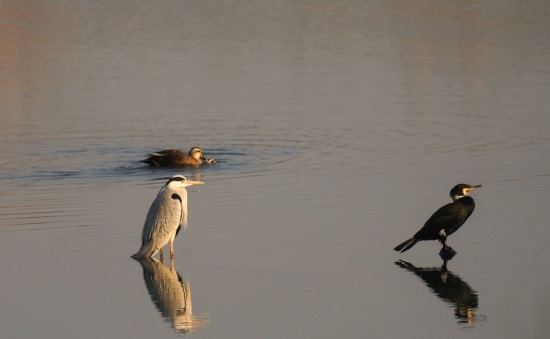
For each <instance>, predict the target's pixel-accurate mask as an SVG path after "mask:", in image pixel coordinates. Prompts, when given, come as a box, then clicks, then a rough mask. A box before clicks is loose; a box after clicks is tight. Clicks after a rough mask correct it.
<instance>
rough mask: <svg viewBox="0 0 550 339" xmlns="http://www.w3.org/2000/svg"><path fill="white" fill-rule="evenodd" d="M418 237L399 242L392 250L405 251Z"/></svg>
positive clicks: (414, 243)
mask: <svg viewBox="0 0 550 339" xmlns="http://www.w3.org/2000/svg"><path fill="white" fill-rule="evenodd" d="M418 240H419V239H416V238H414V237H412V238H410V239H408V240H406V241H404V242H402V243H401V244H399V245H397V246H396V247H395V248H394V250H395V251H397V252H401V253H403V252H405V251H407V250H409V249H410V248H411V247H413V246H414V245H416V243H417V242H418Z"/></svg>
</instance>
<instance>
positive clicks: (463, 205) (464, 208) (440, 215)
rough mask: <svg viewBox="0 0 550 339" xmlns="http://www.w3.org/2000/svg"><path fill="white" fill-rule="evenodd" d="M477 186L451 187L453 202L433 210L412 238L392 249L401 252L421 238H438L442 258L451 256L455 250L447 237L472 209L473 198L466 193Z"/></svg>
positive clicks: (473, 206) (473, 205) (458, 226)
mask: <svg viewBox="0 0 550 339" xmlns="http://www.w3.org/2000/svg"><path fill="white" fill-rule="evenodd" d="M478 187H481V185H475V186H471V185H467V184H458V185H456V186H455V187H453V188H452V189H451V192H450V195H451V198H452V199H453V202H452V203H449V204H447V205H445V206H443V207H441V208H440V209H438V210H437V211H435V213H434V214H432V216H431V217H430V218H429V219H428V221H426V223H425V224H424V226H423V227H422V228H421V229H420V230H419V231H418V232H416V234H415V235H414V236H413V237H412V238H410V239H408V240H406V241H404V242H402V243H401V244H399V245H398V246H396V247H395V248H394V250H395V251H398V252H401V253H403V252H405V251H408V250H409V249H410V248H411V247H413V246H414V245H416V243H417V242H419V241H421V240H439V241H440V242H441V243H442V245H443V248H442V249H441V252H440V256H441V257H442V258H444V259H450V258H452V257H453V256H454V255H455V254H456V252H455V251H454V250H453V249H452V248H451V247H450V246H448V245H447V237H448V236H450V235H451V234H453V233H454V232H456V231H457V230H458V229H459V228H460V226H462V225H463V224H464V223H465V222H466V220H468V218H469V217H470V215H471V214H472V212H473V211H474V208H475V202H474V199H472V197H469V196H467V195H468V194H469V193H470V192H471V191H472V190H473V189H475V188H478Z"/></svg>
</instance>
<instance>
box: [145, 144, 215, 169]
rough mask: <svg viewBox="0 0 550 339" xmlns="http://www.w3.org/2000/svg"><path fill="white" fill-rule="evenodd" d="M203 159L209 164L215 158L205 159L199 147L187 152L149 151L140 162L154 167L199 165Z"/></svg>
mask: <svg viewBox="0 0 550 339" xmlns="http://www.w3.org/2000/svg"><path fill="white" fill-rule="evenodd" d="M203 161H204V162H205V163H207V164H211V163H215V162H216V159H213V158H212V159H206V158H205V157H204V154H203V152H202V149H200V148H199V147H193V148H191V150H189V154H185V153H184V152H182V151H180V150H177V149H169V150H164V151H159V152H154V153H150V154H149V155H148V157H147V159H145V160H142V162H144V163H147V164H149V165H151V166H156V167H183V166H200V165H201V164H202V162H203Z"/></svg>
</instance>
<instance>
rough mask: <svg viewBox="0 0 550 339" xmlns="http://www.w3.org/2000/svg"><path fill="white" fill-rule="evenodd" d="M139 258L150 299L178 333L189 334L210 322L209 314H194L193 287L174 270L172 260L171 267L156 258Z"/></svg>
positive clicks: (172, 261) (171, 261)
mask: <svg viewBox="0 0 550 339" xmlns="http://www.w3.org/2000/svg"><path fill="white" fill-rule="evenodd" d="M138 261H139V263H140V264H141V267H142V268H143V280H144V282H145V286H146V287H147V291H148V292H149V296H150V297H151V301H152V302H153V304H154V305H155V306H156V307H157V309H158V310H159V311H160V313H161V314H162V316H163V317H164V319H165V320H166V321H167V322H169V323H170V324H171V325H172V327H173V328H174V330H175V331H176V332H178V333H186V334H188V333H191V332H193V331H195V330H197V329H198V328H201V327H204V326H205V325H206V324H207V323H208V321H209V319H208V314H202V315H199V316H193V304H192V302H191V286H190V284H189V281H187V280H185V281H184V280H183V279H182V278H181V276H180V274H179V273H178V272H177V271H176V270H175V268H174V260H173V259H172V260H170V266H166V265H164V264H163V263H162V262H160V261H158V260H156V259H154V258H144V259H141V260H138Z"/></svg>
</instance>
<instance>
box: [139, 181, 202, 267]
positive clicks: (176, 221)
mask: <svg viewBox="0 0 550 339" xmlns="http://www.w3.org/2000/svg"><path fill="white" fill-rule="evenodd" d="M201 184H203V182H202V181H192V180H187V179H186V178H185V177H184V176H183V175H180V174H177V175H174V176H173V177H172V178H170V180H168V182H167V183H166V184H165V185H164V186H162V188H161V189H160V191H159V192H158V194H157V197H156V198H155V201H153V203H152V204H151V207H150V208H149V212H148V213H147V217H146V218H145V224H144V225H143V231H142V233H141V248H140V249H139V251H137V253H136V254H134V255H132V258H134V259H139V258H150V257H152V256H154V255H155V254H157V252H160V255H161V256H162V255H163V247H164V245H166V244H167V243H170V258H173V257H174V239H175V238H176V236H177V235H178V233H179V231H180V230H181V228H182V227H183V228H184V229H185V228H186V227H187V191H186V190H185V187H187V186H191V185H201Z"/></svg>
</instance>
